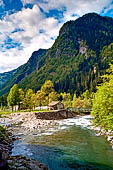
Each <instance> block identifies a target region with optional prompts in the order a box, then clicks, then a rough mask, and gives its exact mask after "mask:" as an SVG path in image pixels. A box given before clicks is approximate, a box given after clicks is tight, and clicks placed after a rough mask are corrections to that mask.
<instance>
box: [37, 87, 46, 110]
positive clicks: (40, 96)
mask: <svg viewBox="0 0 113 170" xmlns="http://www.w3.org/2000/svg"><path fill="white" fill-rule="evenodd" d="M46 103H47V101H46V93H45V92H43V91H41V90H38V91H37V93H36V106H40V107H41V106H43V105H46Z"/></svg>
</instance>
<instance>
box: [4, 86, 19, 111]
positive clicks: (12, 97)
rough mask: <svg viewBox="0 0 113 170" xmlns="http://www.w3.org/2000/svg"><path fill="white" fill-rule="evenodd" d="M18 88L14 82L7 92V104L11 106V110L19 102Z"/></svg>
mask: <svg viewBox="0 0 113 170" xmlns="http://www.w3.org/2000/svg"><path fill="white" fill-rule="evenodd" d="M19 100H20V99H19V88H18V85H17V84H15V85H14V86H13V87H12V88H11V89H10V92H9V95H8V97H7V101H8V105H9V106H12V110H13V106H14V105H17V104H18V103H19Z"/></svg>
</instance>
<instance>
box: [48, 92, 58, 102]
mask: <svg viewBox="0 0 113 170" xmlns="http://www.w3.org/2000/svg"><path fill="white" fill-rule="evenodd" d="M48 97H49V103H51V102H52V101H58V97H59V95H58V94H57V92H55V91H53V92H51V93H49V96H48Z"/></svg>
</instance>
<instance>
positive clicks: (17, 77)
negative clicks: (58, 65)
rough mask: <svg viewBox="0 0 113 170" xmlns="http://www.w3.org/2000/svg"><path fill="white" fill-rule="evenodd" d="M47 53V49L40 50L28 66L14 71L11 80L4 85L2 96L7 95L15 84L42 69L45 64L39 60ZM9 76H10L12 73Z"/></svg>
mask: <svg viewBox="0 0 113 170" xmlns="http://www.w3.org/2000/svg"><path fill="white" fill-rule="evenodd" d="M46 52H47V50H46V49H39V50H38V51H35V52H33V53H32V56H31V57H30V59H29V60H28V62H27V63H26V64H24V65H22V66H20V67H19V68H18V69H16V72H14V70H13V71H12V76H10V78H9V79H8V80H7V81H6V82H5V83H4V84H3V85H2V87H1V89H0V95H3V94H5V93H7V92H8V91H9V90H10V88H11V87H12V86H13V85H14V84H18V83H19V82H20V81H21V80H22V79H23V78H25V77H26V76H28V75H29V74H31V73H32V72H33V71H36V70H38V69H39V68H40V67H41V64H43V63H39V60H40V59H41V58H42V57H43V56H44V55H45V54H46ZM7 74H10V72H8V73H7Z"/></svg>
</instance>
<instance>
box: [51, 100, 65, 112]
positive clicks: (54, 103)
mask: <svg viewBox="0 0 113 170" xmlns="http://www.w3.org/2000/svg"><path fill="white" fill-rule="evenodd" d="M48 107H49V109H50V110H61V109H64V105H63V103H61V102H59V101H52V102H51V103H49V105H48Z"/></svg>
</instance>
